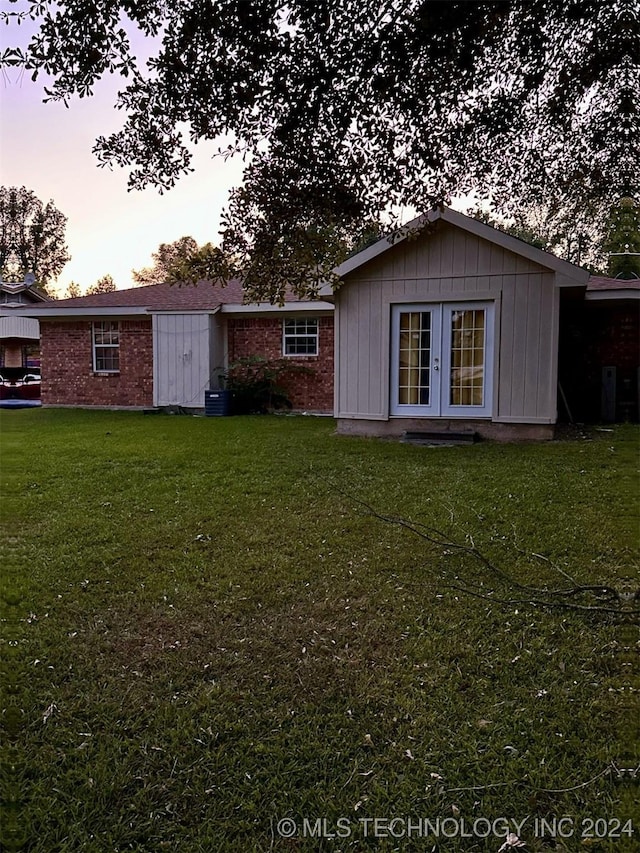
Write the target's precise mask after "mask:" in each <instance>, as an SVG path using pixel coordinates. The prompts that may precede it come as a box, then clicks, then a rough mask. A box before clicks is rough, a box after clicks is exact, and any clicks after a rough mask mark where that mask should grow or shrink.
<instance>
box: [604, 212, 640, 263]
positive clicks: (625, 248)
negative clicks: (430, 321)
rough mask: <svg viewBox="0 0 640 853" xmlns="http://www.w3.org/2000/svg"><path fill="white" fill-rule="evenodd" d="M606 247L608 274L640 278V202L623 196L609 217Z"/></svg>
mask: <svg viewBox="0 0 640 853" xmlns="http://www.w3.org/2000/svg"><path fill="white" fill-rule="evenodd" d="M604 249H605V251H606V252H608V253H609V258H608V263H607V275H610V276H611V277H612V278H627V279H629V278H640V202H638V201H637V200H636V199H634V198H623V199H622V200H621V201H620V203H619V204H617V205H616V206H615V207H614V208H613V210H612V211H611V213H610V214H609V217H608V219H607V224H606V236H605V242H604Z"/></svg>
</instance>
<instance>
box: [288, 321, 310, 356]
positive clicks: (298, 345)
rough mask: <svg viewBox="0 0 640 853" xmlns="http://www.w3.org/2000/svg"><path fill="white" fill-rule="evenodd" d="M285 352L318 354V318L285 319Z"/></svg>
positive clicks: (290, 353) (291, 353)
mask: <svg viewBox="0 0 640 853" xmlns="http://www.w3.org/2000/svg"><path fill="white" fill-rule="evenodd" d="M283 323H284V326H283V330H284V334H283V352H284V354H285V355H318V320H317V319H315V318H314V319H311V320H308V319H307V318H306V317H304V318H301V319H299V318H297V319H295V320H284V321H283Z"/></svg>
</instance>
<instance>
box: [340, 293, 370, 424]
mask: <svg viewBox="0 0 640 853" xmlns="http://www.w3.org/2000/svg"><path fill="white" fill-rule="evenodd" d="M363 287H366V284H365V283H364V282H363V283H362V284H361V283H360V282H358V283H357V284H356V285H355V286H354V287H353V289H351V290H350V291H349V303H348V304H349V314H348V324H347V335H346V337H347V346H346V347H345V348H344V349H345V356H346V359H347V364H346V368H347V369H346V373H347V382H346V387H345V400H344V407H345V411H346V412H354V411H356V410H357V409H356V401H357V399H358V369H359V362H360V357H361V356H360V349H359V341H358V310H359V302H360V291H361V290H362V289H363ZM347 353H348V355H347Z"/></svg>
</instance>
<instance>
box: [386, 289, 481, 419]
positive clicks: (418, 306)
mask: <svg viewBox="0 0 640 853" xmlns="http://www.w3.org/2000/svg"><path fill="white" fill-rule="evenodd" d="M391 319H392V334H391V401H390V402H391V414H392V415H405V416H407V417H415V416H418V417H441V416H443V417H477V418H485V417H491V391H492V386H493V369H492V368H493V320H494V317H493V303H492V302H468V303H446V302H445V303H436V304H430V303H414V304H410V305H393V306H392V315H391Z"/></svg>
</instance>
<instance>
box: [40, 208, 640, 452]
mask: <svg viewBox="0 0 640 853" xmlns="http://www.w3.org/2000/svg"><path fill="white" fill-rule="evenodd" d="M336 272H337V274H338V276H339V277H340V284H339V286H338V287H337V288H336V289H335V290H334V288H333V287H332V286H329V285H327V286H326V287H325V288H323V289H322V290H321V294H320V295H321V298H322V300H323V301H300V300H296V299H295V298H291V299H289V300H288V301H287V302H286V304H285V305H284V306H282V307H278V306H274V305H271V304H269V303H260V304H247V303H246V302H245V301H244V294H243V291H242V287H241V285H240V283H239V282H238V281H231V282H229V283H228V284H227V285H226V286H225V287H220V286H217V285H216V286H214V285H212V284H211V283H207V282H200V283H199V284H198V286H195V287H188V286H182V287H181V286H178V285H174V286H171V285H169V284H158V285H151V286H148V287H139V288H133V289H131V290H121V291H115V292H113V293H103V294H96V295H91V296H84V297H79V298H76V299H65V300H61V301H57V302H49V303H47V304H39V305H37V306H33V307H30V308H28V309H27V308H25V310H24V313H25V314H26V313H27V312H28V315H29V316H30V317H36V318H37V319H39V321H40V330H41V351H42V373H43V378H42V401H43V403H44V404H45V405H55V406H102V407H118V408H120V407H129V408H147V407H163V406H182V407H186V408H202V407H203V405H204V394H205V391H206V390H208V389H215V388H218V387H219V382H220V376H221V374H222V373H223V372H224V370H225V369H226V367H228V365H229V364H231V363H233V362H234V361H236V360H238V359H240V358H243V357H247V356H256V355H257V356H263V357H266V358H269V359H271V358H280V357H284V358H290V359H291V362H292V364H304V365H307V366H311V367H312V369H313V373H312V374H310V375H306V374H305V375H302V374H297V375H295V376H294V375H292V377H291V380H290V384H289V387H288V391H289V396H290V399H291V402H292V404H293V407H294V409H296V410H306V411H313V412H322V413H333V414H334V417H335V418H336V419H337V428H338V431H339V432H341V433H346V434H358V435H378V436H401V435H403V434H404V433H407V432H409V433H411V432H417V433H424V432H429V431H438V432H442V431H445V432H447V433H448V435H449V436H450V435H451V433H458V434H461V433H464V435H465V436H469V435H471V434H477V435H480V436H484V437H487V438H494V439H498V440H518V439H546V438H551V437H552V436H553V434H554V429H555V425H556V423H557V421H558V420H559V419H560V420H579V421H600V420H604V421H607V420H611V421H612V420H638V399H639V394H638V375H639V367H638V365H639V362H640V359H639V347H638V337H639V314H638V307H639V306H640V301H639V300H640V281H637V280H635V281H618V280H616V279H607V278H602V277H598V276H590V275H589V273H588V272H587V271H585V270H583V269H581V268H579V267H577V266H574V265H573V264H570V263H567V262H566V261H563V260H560V259H559V258H556V257H555V256H554V255H551V254H549V253H547V252H543V251H541V250H540V249H536V248H534V247H533V246H531V245H529V244H528V243H525V242H523V241H522V240H519V239H517V238H515V237H512V236H510V235H508V234H505V233H504V232H502V231H498V230H496V229H494V228H492V227H490V226H488V225H486V224H484V223H482V222H479V221H477V220H475V219H471V218H469V217H467V216H464V215H462V214H460V213H457V212H455V211H452V210H448V209H438V210H434V211H431V212H430V213H428V214H426V215H425V216H423V217H420V218H419V219H417V220H415V221H414V222H413V223H410V224H409V226H407V227H406V228H405V229H403V230H402V231H401V232H399V233H397V234H395V235H392V236H390V237H385V238H384V239H382V240H380V241H378V242H377V243H375V244H374V245H372V246H370V247H368V248H367V249H365V250H364V251H362V252H360V253H358V254H356V255H354V256H353V257H351V258H349V259H348V260H347V261H345V262H344V263H343V264H342V265H341V266H340V267H338V269H337V270H336ZM334 309H335V311H334ZM334 325H335V335H334ZM334 338H335V341H334ZM334 352H335V357H334Z"/></svg>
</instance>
